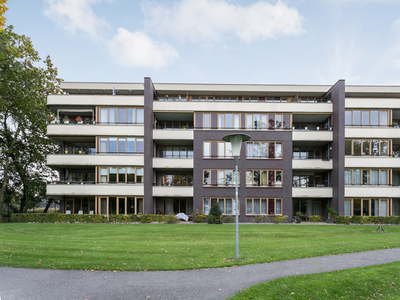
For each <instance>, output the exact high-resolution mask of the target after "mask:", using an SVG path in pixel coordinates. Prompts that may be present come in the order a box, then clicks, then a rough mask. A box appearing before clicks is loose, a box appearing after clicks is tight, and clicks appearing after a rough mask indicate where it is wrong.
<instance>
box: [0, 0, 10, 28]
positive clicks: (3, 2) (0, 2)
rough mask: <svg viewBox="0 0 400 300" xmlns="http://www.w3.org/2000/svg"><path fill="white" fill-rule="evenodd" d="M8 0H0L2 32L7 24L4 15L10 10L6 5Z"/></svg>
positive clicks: (0, 25)
mask: <svg viewBox="0 0 400 300" xmlns="http://www.w3.org/2000/svg"><path fill="white" fill-rule="evenodd" d="M6 3H7V0H0V32H2V31H3V27H4V25H5V24H6V18H5V17H4V16H3V15H4V13H5V12H6V11H7V10H8V8H7V7H6Z"/></svg>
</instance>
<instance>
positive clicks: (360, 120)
mask: <svg viewBox="0 0 400 300" xmlns="http://www.w3.org/2000/svg"><path fill="white" fill-rule="evenodd" d="M390 115H391V111H390V110H346V111H345V126H355V127H360V126H372V127H375V126H388V125H389V124H390V119H391V116H390Z"/></svg>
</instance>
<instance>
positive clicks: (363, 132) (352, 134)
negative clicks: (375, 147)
mask: <svg viewBox="0 0 400 300" xmlns="http://www.w3.org/2000/svg"><path fill="white" fill-rule="evenodd" d="M345 137H346V138H365V139H371V138H379V139H385V138H387V139H392V138H400V128H397V127H389V126H379V127H378V126H376V127H371V126H364V127H361V126H353V127H350V126H346V128H345Z"/></svg>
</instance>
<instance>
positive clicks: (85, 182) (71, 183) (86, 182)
mask: <svg viewBox="0 0 400 300" xmlns="http://www.w3.org/2000/svg"><path fill="white" fill-rule="evenodd" d="M47 184H67V185H77V184H79V185H84V184H112V185H115V184H143V182H102V181H82V180H80V181H71V180H64V181H48V182H47Z"/></svg>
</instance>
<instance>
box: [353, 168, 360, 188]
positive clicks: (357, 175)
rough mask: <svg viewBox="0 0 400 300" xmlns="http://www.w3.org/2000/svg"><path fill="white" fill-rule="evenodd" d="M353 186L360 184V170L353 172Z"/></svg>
mask: <svg viewBox="0 0 400 300" xmlns="http://www.w3.org/2000/svg"><path fill="white" fill-rule="evenodd" d="M353 184H355V185H360V184H361V170H360V169H354V170H353Z"/></svg>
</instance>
